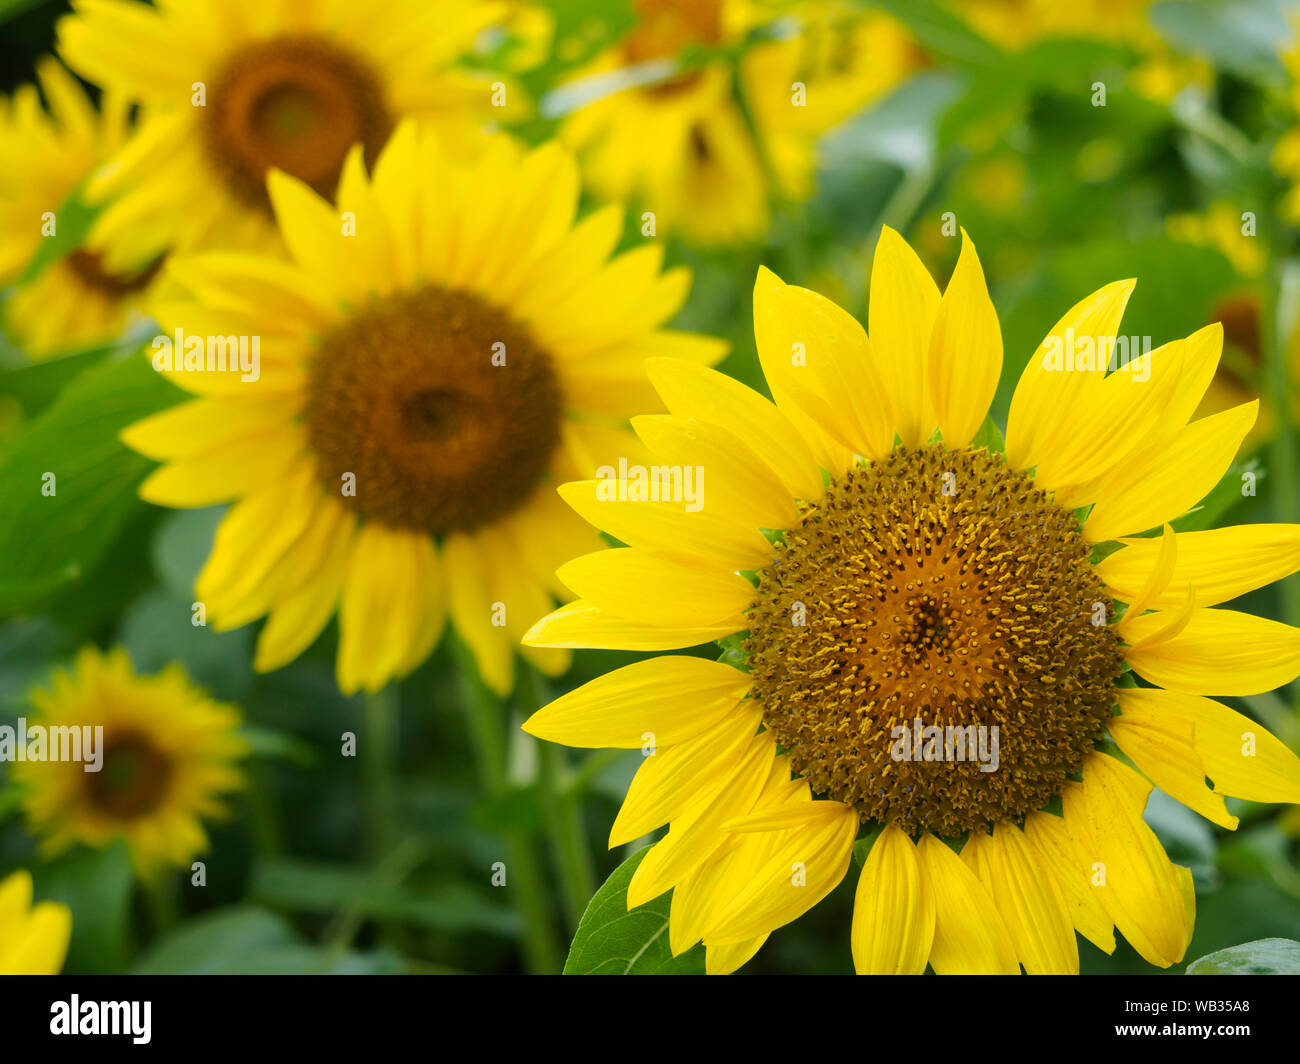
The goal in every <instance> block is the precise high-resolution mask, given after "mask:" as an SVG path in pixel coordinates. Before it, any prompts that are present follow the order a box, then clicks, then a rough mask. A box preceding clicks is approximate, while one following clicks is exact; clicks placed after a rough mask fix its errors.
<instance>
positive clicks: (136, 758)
mask: <svg viewBox="0 0 1300 1064" xmlns="http://www.w3.org/2000/svg"><path fill="white" fill-rule="evenodd" d="M172 772H173V765H172V761H171V758H169V757H168V756H167V755H166V754H165V753H163V752H162V751H160V750H159V749H158V748H157V747H156V746H155V745H154V744H153V743H152V742H151V741H150V739H149V737H148V736H147V735H145V734H144V733H143V732H139V731H134V730H130V731H119V732H114V733H112V734H105V737H104V760H103V764H102V765H101V766H100V770H99V771H98V772H87V773H86V793H87V797H88V799H89V801H90V804H91V805H92V806H94V808H95V809H97V810H98V811H99V812H101V813H103V814H105V815H106V816H109V817H112V818H114V819H116V820H135V819H138V818H139V817H142V816H146V815H148V814H149V813H151V812H153V811H154V810H155V809H157V808H158V806H159V805H160V804H162V801H163V798H164V797H165V796H166V794H167V789H168V787H169V786H170V784H171V780H172Z"/></svg>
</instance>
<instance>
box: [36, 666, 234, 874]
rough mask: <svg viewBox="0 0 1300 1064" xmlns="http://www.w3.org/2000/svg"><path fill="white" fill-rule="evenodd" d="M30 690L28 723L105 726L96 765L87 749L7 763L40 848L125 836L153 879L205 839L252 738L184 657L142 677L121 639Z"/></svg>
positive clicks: (141, 869) (51, 850)
mask: <svg viewBox="0 0 1300 1064" xmlns="http://www.w3.org/2000/svg"><path fill="white" fill-rule="evenodd" d="M31 700H32V704H33V705H34V706H35V707H36V709H37V714H36V715H35V716H34V717H33V718H31V719H30V720H29V721H28V726H29V728H30V727H31V726H33V725H40V726H43V727H46V728H58V727H68V728H103V732H102V740H98V752H99V757H100V758H101V760H100V767H99V768H98V769H97V770H89V763H90V762H91V761H92V759H90V758H85V760H84V761H70V760H62V761H53V760H45V761H18V762H15V763H14V766H13V769H14V778H15V780H16V781H17V782H18V783H19V785H20V786H21V787H22V790H23V808H24V810H25V812H26V816H27V821H28V823H29V825H30V827H31V829H32V832H33V834H36V835H39V836H42V839H43V847H44V850H45V852H46V853H47V854H50V855H53V854H57V853H60V852H61V851H63V850H65V849H67V848H68V847H69V846H71V845H72V844H73V843H78V842H79V843H84V844H85V845H87V846H92V847H100V846H104V845H106V844H108V843H110V842H112V841H113V840H115V839H123V840H125V841H126V844H127V846H128V848H129V850H130V852H131V860H132V863H133V864H134V866H135V869H136V872H137V874H138V875H139V876H140V877H141V878H143V879H149V878H153V877H154V876H155V875H156V874H157V873H159V872H161V871H162V870H163V869H164V868H166V867H167V866H169V865H175V866H184V865H185V864H187V863H188V862H189V861H190V859H191V858H192V857H194V856H195V855H196V854H199V853H202V852H204V851H205V850H206V849H207V847H208V837H207V833H206V832H205V831H204V829H203V824H202V818H205V817H217V816H221V815H222V814H223V813H224V807H223V805H222V802H221V800H220V796H221V795H222V794H223V793H224V792H227V791H231V790H234V789H236V788H238V787H240V786H241V785H242V777H241V775H240V772H239V770H238V768H237V767H236V764H235V762H236V760H237V759H238V758H240V757H241V756H243V755H244V754H245V753H246V752H247V746H246V744H245V743H244V741H243V740H242V739H241V738H239V736H238V735H237V734H236V731H235V729H236V728H237V727H238V724H239V713H238V711H237V710H236V709H235V708H234V707H233V706H228V705H224V704H222V703H219V702H214V701H213V700H212V699H211V698H209V697H208V696H207V695H206V694H205V693H204V692H203V691H202V690H200V689H199V688H197V687H195V686H194V685H193V684H192V683H191V682H190V681H189V679H188V678H187V677H186V675H185V671H184V670H183V669H182V668H181V667H180V666H179V665H171V666H168V667H167V668H166V669H164V670H163V671H162V672H160V673H157V674H156V675H152V676H140V675H137V674H136V672H135V670H134V668H133V667H132V665H131V660H130V658H128V657H127V654H126V651H125V650H123V649H121V648H120V647H118V648H115V649H113V650H111V651H109V652H108V653H101V652H99V651H98V650H96V649H94V648H93V647H88V648H86V649H83V650H82V651H81V652H80V653H78V655H77V657H76V661H75V662H74V664H73V667H72V668H71V669H70V670H58V671H56V672H55V674H54V677H53V680H52V682H51V685H50V687H49V689H48V690H44V689H38V690H36V691H33V692H32V696H31ZM83 757H84V754H83Z"/></svg>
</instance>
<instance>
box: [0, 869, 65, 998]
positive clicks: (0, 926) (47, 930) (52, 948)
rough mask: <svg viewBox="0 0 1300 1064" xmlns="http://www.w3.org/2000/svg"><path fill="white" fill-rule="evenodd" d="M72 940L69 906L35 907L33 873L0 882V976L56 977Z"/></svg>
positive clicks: (21, 873)
mask: <svg viewBox="0 0 1300 1064" xmlns="http://www.w3.org/2000/svg"><path fill="white" fill-rule="evenodd" d="M71 937H72V912H71V910H69V909H68V907H67V906H66V905H59V904H58V903H57V902H52V901H43V902H40V903H39V904H38V905H35V906H33V905H32V877H31V874H30V873H28V872H15V873H13V875H11V876H9V877H8V878H7V879H0V975H57V974H58V973H59V969H60V968H62V967H63V958H64V957H65V956H67V953H68V940H69V939H70V938H71Z"/></svg>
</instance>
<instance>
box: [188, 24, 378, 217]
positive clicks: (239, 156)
mask: <svg viewBox="0 0 1300 1064" xmlns="http://www.w3.org/2000/svg"><path fill="white" fill-rule="evenodd" d="M392 125H393V123H392V118H391V117H390V115H389V113H388V108H387V106H386V104H385V102H384V98H383V92H382V90H381V89H380V85H379V81H378V79H377V78H376V77H375V75H374V74H373V73H372V72H371V71H370V70H369V68H368V67H366V66H365V65H364V64H362V63H361V62H359V61H358V60H357V59H356V58H354V57H353V56H352V54H351V53H349V52H347V51H345V50H344V49H342V48H339V47H338V46H337V45H335V44H333V43H331V42H329V41H326V40H323V39H318V38H314V37H276V38H273V39H271V40H267V41H262V42H259V43H256V44H251V45H249V46H247V47H245V48H243V49H242V50H240V51H239V52H238V53H236V54H235V55H234V56H233V57H232V58H231V59H230V60H229V61H228V62H227V63H226V65H225V67H223V68H222V70H221V71H220V72H219V73H218V75H217V77H216V78H215V80H214V81H213V84H212V86H211V92H210V94H209V99H208V106H207V109H206V122H205V125H204V132H205V137H206V144H207V149H208V153H209V155H210V157H211V158H212V160H213V161H214V162H215V163H216V165H217V166H218V168H219V169H220V170H221V171H222V172H223V173H225V174H226V175H227V177H228V179H229V181H230V185H231V188H232V189H233V191H234V192H235V194H236V195H237V196H239V197H240V198H241V199H243V200H245V201H246V202H249V203H252V204H256V205H258V206H262V207H269V202H268V200H267V196H266V172H267V171H268V170H269V169H270V168H271V167H278V168H279V169H281V170H283V171H285V172H286V173H289V174H292V175H293V176H294V177H297V178H300V179H301V180H303V181H305V182H306V183H307V184H309V185H311V186H312V187H313V188H314V189H315V190H316V191H317V192H319V193H320V194H321V195H322V196H326V197H332V196H333V193H334V188H335V185H336V184H337V182H338V178H339V173H340V171H341V170H342V168H343V160H344V159H345V158H346V156H347V152H348V149H349V148H350V147H352V145H353V144H355V143H358V142H360V143H361V144H363V145H364V146H365V152H366V160H367V162H369V163H373V162H374V160H375V157H376V156H377V155H378V152H379V149H380V148H382V147H383V145H384V142H385V141H386V140H387V139H388V135H389V133H390V132H391V131H392Z"/></svg>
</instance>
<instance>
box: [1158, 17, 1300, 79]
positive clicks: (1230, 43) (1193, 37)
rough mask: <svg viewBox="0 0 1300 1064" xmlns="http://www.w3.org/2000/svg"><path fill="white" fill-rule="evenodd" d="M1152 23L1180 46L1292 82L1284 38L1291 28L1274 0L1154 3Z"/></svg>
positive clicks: (1247, 74) (1256, 75)
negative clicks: (1281, 52)
mask: <svg viewBox="0 0 1300 1064" xmlns="http://www.w3.org/2000/svg"><path fill="white" fill-rule="evenodd" d="M1151 24H1152V25H1153V26H1155V28H1156V29H1157V30H1158V31H1159V32H1160V34H1161V35H1162V36H1163V37H1164V38H1165V39H1166V40H1167V41H1169V43H1170V44H1172V45H1173V46H1174V47H1175V48H1177V49H1178V50H1179V51H1180V52H1187V53H1190V54H1192V55H1202V56H1205V57H1207V58H1209V59H1210V60H1212V61H1213V62H1214V63H1215V64H1217V65H1218V66H1221V67H1223V68H1224V69H1226V70H1231V71H1233V72H1234V73H1236V74H1240V75H1241V76H1242V77H1244V78H1247V79H1249V80H1251V81H1256V82H1261V83H1263V84H1265V85H1272V86H1275V87H1281V86H1283V85H1284V84H1285V83H1286V73H1285V70H1284V69H1283V66H1282V63H1281V61H1280V59H1279V57H1278V42H1280V41H1284V40H1287V39H1289V38H1290V37H1291V29H1290V27H1289V26H1288V25H1287V18H1286V13H1285V11H1284V10H1282V7H1281V5H1279V4H1275V3H1272V2H1270V0H1217V2H1212V3H1206V2H1205V0H1197V2H1195V3H1190V2H1188V0H1174V2H1171V3H1163V4H1156V5H1154V6H1153V7H1152V8H1151Z"/></svg>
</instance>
